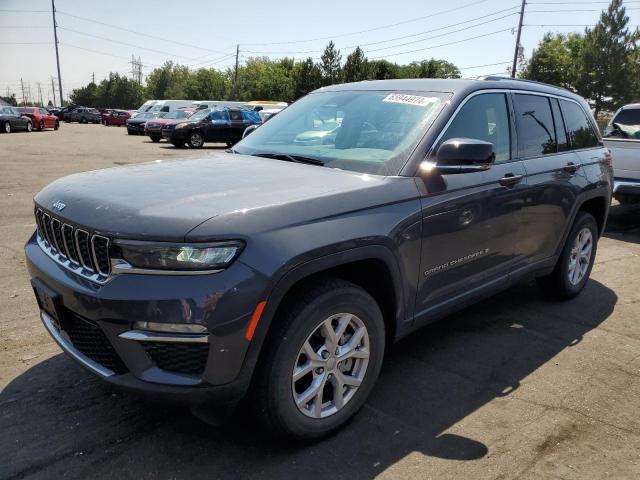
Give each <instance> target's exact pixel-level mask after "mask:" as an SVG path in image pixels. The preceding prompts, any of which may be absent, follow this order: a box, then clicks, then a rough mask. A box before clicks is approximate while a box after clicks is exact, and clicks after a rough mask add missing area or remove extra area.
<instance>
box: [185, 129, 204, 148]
mask: <svg viewBox="0 0 640 480" xmlns="http://www.w3.org/2000/svg"><path fill="white" fill-rule="evenodd" d="M187 145H189V147H190V148H202V146H203V145H204V136H203V135H202V133H201V132H199V131H197V130H196V131H194V132H191V133H190V134H189V138H188V139H187Z"/></svg>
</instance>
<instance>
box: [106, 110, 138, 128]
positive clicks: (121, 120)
mask: <svg viewBox="0 0 640 480" xmlns="http://www.w3.org/2000/svg"><path fill="white" fill-rule="evenodd" d="M130 118H131V113H129V112H128V111H126V110H112V111H111V113H110V114H109V115H104V116H103V117H102V124H103V125H106V126H107V127H108V126H109V125H117V126H118V127H121V126H122V125H124V124H125V123H127V120H128V119H130Z"/></svg>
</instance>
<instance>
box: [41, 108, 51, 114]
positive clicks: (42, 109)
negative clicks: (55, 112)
mask: <svg viewBox="0 0 640 480" xmlns="http://www.w3.org/2000/svg"><path fill="white" fill-rule="evenodd" d="M40 113H41V114H42V115H49V112H48V111H47V110H45V109H44V108H41V109H40Z"/></svg>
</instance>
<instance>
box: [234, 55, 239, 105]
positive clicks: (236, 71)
mask: <svg viewBox="0 0 640 480" xmlns="http://www.w3.org/2000/svg"><path fill="white" fill-rule="evenodd" d="M239 55H240V44H239V43H238V44H236V69H235V72H234V74H233V96H234V98H235V99H236V100H238V56H239Z"/></svg>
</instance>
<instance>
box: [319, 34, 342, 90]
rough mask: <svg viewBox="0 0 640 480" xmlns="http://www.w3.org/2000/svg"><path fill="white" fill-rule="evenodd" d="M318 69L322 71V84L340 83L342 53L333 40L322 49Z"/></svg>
mask: <svg viewBox="0 0 640 480" xmlns="http://www.w3.org/2000/svg"><path fill="white" fill-rule="evenodd" d="M320 61H321V62H320V70H321V71H322V79H323V83H324V85H333V84H334V83H340V81H341V77H342V68H341V66H340V65H341V61H342V55H340V50H338V49H337V48H336V46H335V44H334V43H333V42H329V44H328V45H327V46H326V48H325V49H324V53H323V54H322V56H321V57H320Z"/></svg>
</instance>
